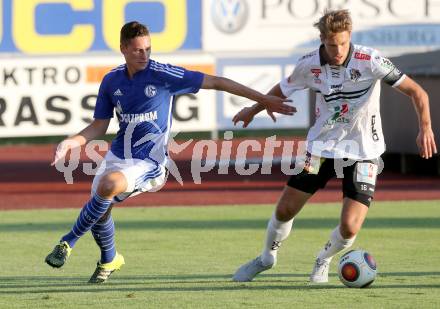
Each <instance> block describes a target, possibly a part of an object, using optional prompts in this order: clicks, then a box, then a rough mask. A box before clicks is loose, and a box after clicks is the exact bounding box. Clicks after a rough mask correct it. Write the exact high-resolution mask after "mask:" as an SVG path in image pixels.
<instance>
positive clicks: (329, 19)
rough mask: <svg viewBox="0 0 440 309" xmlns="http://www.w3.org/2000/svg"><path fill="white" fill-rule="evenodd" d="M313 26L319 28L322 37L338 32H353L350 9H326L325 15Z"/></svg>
mask: <svg viewBox="0 0 440 309" xmlns="http://www.w3.org/2000/svg"><path fill="white" fill-rule="evenodd" d="M313 26H315V27H316V28H318V29H319V32H320V33H321V36H322V37H328V36H331V35H333V34H335V33H338V32H344V31H349V32H351V29H352V21H351V16H350V12H349V11H348V10H335V11H330V10H326V11H325V12H324V15H323V16H322V17H321V18H320V19H319V20H318V22H316V23H315V24H313Z"/></svg>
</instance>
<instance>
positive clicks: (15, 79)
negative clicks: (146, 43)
mask: <svg viewBox="0 0 440 309" xmlns="http://www.w3.org/2000/svg"><path fill="white" fill-rule="evenodd" d="M154 59H155V60H158V61H161V62H170V63H173V64H176V65H181V66H184V67H187V68H188V69H195V70H201V71H205V72H206V73H213V72H215V67H214V64H213V63H214V61H213V60H212V59H211V58H210V57H209V56H206V55H205V56H203V55H185V56H181V55H179V56H173V55H167V56H166V57H164V56H160V57H154ZM123 62H124V60H123V58H122V57H118V56H102V55H100V56H81V57H52V58H48V57H32V58H21V57H18V58H14V59H13V60H11V59H5V58H0V83H1V88H2V91H1V92H0V137H19V136H46V135H68V134H73V133H77V132H79V131H80V130H81V129H82V128H84V127H85V126H86V125H87V124H88V123H90V121H91V119H92V117H93V109H94V105H95V102H96V96H97V94H98V89H99V83H100V81H101V79H102V76H103V75H104V74H105V73H106V72H108V71H109V70H110V69H111V68H113V67H116V66H117V65H119V64H121V63H123ZM215 99H216V97H215V92H214V91H206V90H201V91H200V92H199V93H198V94H197V95H184V96H180V97H178V98H177V100H176V104H175V108H174V111H173V113H174V114H173V116H174V120H173V131H175V132H178V131H210V130H213V129H215V127H216V122H215V119H216V115H215V111H216V109H215ZM116 131H117V123H116V120H115V121H112V125H111V127H110V129H109V133H115V132H116Z"/></svg>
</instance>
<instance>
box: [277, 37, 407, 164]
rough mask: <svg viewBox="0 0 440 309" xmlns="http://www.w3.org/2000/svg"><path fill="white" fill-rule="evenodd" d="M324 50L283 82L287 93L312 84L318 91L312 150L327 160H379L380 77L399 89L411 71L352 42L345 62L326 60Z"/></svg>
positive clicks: (306, 58)
mask: <svg viewBox="0 0 440 309" xmlns="http://www.w3.org/2000/svg"><path fill="white" fill-rule="evenodd" d="M323 48H324V47H323V46H321V47H320V48H319V49H317V50H315V51H313V52H311V53H309V54H307V55H305V56H303V57H302V58H300V59H299V60H298V63H297V65H296V67H295V69H294V70H293V72H292V74H291V75H290V76H289V77H287V78H285V79H283V80H282V81H281V82H280V87H281V91H282V92H283V94H284V95H285V96H286V97H288V96H290V95H291V94H292V93H293V92H294V91H296V90H301V89H306V88H309V89H312V90H314V91H315V92H316V122H315V124H314V125H313V126H312V127H311V128H310V130H309V133H308V135H307V141H308V149H307V150H308V152H310V153H311V154H312V155H314V156H319V157H325V158H348V159H353V160H365V159H374V158H378V157H379V156H380V155H381V154H382V153H383V152H384V151H385V142H384V137H383V134H382V124H381V119H380V108H379V96H380V82H378V81H379V80H380V79H383V80H384V82H386V83H387V84H389V85H391V86H393V87H396V86H398V85H400V83H401V82H402V81H403V80H404V79H405V75H404V74H402V73H401V72H400V71H399V70H398V69H397V68H396V67H395V66H394V65H393V64H392V62H391V61H390V60H388V59H387V58H384V57H382V56H380V55H379V52H378V51H377V50H375V49H372V48H369V47H365V46H360V45H351V46H350V51H349V54H348V57H347V60H346V61H345V62H344V63H343V64H342V65H340V66H331V65H329V64H328V63H327V62H326V61H325V59H324V57H322V54H321V53H322V52H323Z"/></svg>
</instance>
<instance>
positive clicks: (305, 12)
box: [202, 0, 440, 52]
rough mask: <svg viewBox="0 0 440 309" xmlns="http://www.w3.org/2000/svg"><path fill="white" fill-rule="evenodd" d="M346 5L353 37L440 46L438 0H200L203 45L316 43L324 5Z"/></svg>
mask: <svg viewBox="0 0 440 309" xmlns="http://www.w3.org/2000/svg"><path fill="white" fill-rule="evenodd" d="M341 8H344V9H349V10H350V11H351V15H352V18H353V30H354V33H353V42H354V43H356V44H363V45H370V46H373V47H377V48H380V47H383V48H394V49H397V48H399V47H405V50H406V51H410V50H411V49H414V50H420V49H422V50H423V49H425V50H428V49H433V48H440V18H439V16H440V1H438V0H310V1H301V0H252V1H251V0H206V1H203V8H202V10H203V31H202V34H203V40H202V42H203V48H204V49H205V50H208V51H213V52H222V51H223V52H224V51H228V52H231V51H250V50H251V51H277V52H280V51H284V52H286V51H292V50H295V49H299V48H310V47H312V46H313V47H316V46H317V44H319V40H318V39H319V33H318V30H317V29H315V28H314V27H313V24H314V23H315V22H316V21H318V20H319V18H320V17H321V15H322V13H323V12H324V10H325V9H341Z"/></svg>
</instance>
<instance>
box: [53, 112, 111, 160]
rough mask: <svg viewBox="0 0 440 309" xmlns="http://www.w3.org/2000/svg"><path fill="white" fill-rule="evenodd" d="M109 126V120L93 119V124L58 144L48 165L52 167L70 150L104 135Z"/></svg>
mask: <svg viewBox="0 0 440 309" xmlns="http://www.w3.org/2000/svg"><path fill="white" fill-rule="evenodd" d="M109 124H110V119H94V120H93V122H92V123H91V124H89V125H88V126H87V127H85V128H84V129H83V130H82V131H81V132H79V133H78V134H76V135H73V136H69V137H68V138H66V139H64V140H63V141H62V142H61V143H59V144H58V146H57V149H56V151H55V155H54V159H53V161H52V162H51V164H50V165H52V166H53V165H55V164H56V163H57V162H58V161H59V160H60V159H62V158H64V157H65V156H66V154H67V152H68V151H69V150H70V149H72V148H76V147H81V146H82V145H84V144H86V143H87V142H88V141H91V140H93V139H95V138H97V137H100V136H102V135H104V134H105V132H107V128H108V126H109Z"/></svg>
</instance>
